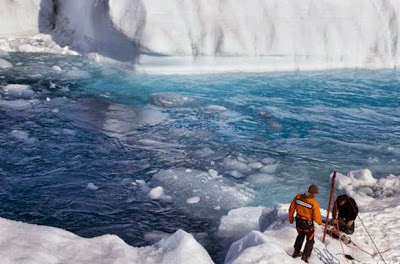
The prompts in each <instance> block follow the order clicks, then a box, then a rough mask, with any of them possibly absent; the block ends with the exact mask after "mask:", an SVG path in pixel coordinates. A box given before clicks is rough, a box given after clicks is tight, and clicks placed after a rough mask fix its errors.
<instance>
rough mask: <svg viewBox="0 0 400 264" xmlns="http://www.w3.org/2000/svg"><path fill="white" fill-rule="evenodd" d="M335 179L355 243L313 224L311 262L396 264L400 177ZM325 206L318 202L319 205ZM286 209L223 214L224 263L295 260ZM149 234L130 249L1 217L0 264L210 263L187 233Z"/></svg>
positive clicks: (109, 238) (364, 174)
mask: <svg viewBox="0 0 400 264" xmlns="http://www.w3.org/2000/svg"><path fill="white" fill-rule="evenodd" d="M338 178H339V180H338V183H339V185H341V187H340V188H344V191H346V192H347V193H348V194H352V195H353V197H354V198H355V199H356V201H357V202H358V204H359V205H360V211H361V212H360V214H359V218H358V219H357V220H356V229H355V232H354V234H353V235H351V240H352V242H354V243H353V244H350V245H345V244H343V243H340V242H339V241H338V240H336V239H332V238H330V237H329V236H327V237H326V243H325V244H323V243H322V237H323V229H322V228H321V227H317V230H316V239H315V241H316V243H315V245H314V251H313V253H312V256H311V259H310V263H320V260H321V258H325V259H331V260H333V261H334V262H332V263H354V262H351V261H349V260H347V259H346V258H345V257H344V256H345V255H350V256H352V257H353V258H354V259H355V260H356V261H358V262H360V263H384V262H383V260H382V257H383V259H384V261H385V263H399V261H400V253H399V250H398V249H399V248H400V242H399V237H400V229H399V227H400V226H399V222H400V216H399V214H398V210H400V202H399V199H400V195H399V192H400V188H399V186H400V176H394V175H390V176H388V177H386V178H382V179H379V180H377V179H375V178H374V177H373V176H372V175H371V172H370V171H369V170H360V171H354V172H351V173H349V175H347V176H345V175H342V174H339V177H338ZM325 202H326V201H320V204H321V207H322V208H323V207H326V206H324V204H325ZM371 205H372V206H371ZM288 207H289V204H283V205H277V206H275V207H270V208H265V207H243V208H238V209H233V210H231V211H230V212H229V213H228V215H226V216H223V217H222V219H221V224H220V227H219V229H218V232H217V234H216V235H217V236H218V237H220V239H221V240H223V241H225V242H226V243H227V244H230V243H232V244H231V246H230V248H229V251H228V253H227V255H226V258H225V263H226V264H256V263H300V260H298V259H292V257H291V256H290V255H291V253H292V251H293V243H294V240H295V238H296V235H297V232H296V229H295V228H294V226H292V225H290V224H289V223H288V221H287V214H288ZM322 214H323V215H326V210H324V209H322ZM367 231H368V232H369V235H370V236H371V237H372V239H373V240H371V238H370V237H369V235H368V233H367ZM155 235H156V237H154V236H155ZM149 236H152V237H153V239H150V240H152V241H157V240H158V239H161V240H160V241H159V242H157V243H155V244H154V245H152V246H147V247H141V248H134V247H131V246H129V245H127V244H125V243H124V242H123V241H122V240H121V239H120V238H118V237H117V236H114V235H104V236H101V237H95V238H91V239H85V238H81V237H78V236H76V235H74V234H72V233H70V232H67V231H65V230H61V229H58V228H53V227H46V226H38V225H31V224H26V223H21V222H17V221H11V220H6V219H0V258H1V259H2V263H5V264H16V263H32V264H34V263H43V264H46V263H66V264H67V263H71V264H72V263H74V264H79V263H104V264H106V263H107V264H109V263H136V264H139V263H149V264H150V263H163V264H167V263H168V264H169V263H174V264H180V263H182V264H184V263H185V264H187V263H196V264H197V263H198V264H201V263H213V261H212V260H211V258H210V256H209V255H208V253H207V251H206V250H205V249H204V248H203V247H202V246H201V245H200V244H199V243H198V242H197V241H196V239H195V238H194V237H193V236H192V235H191V234H188V233H186V232H185V231H182V230H178V231H177V232H176V233H174V234H172V235H168V234H161V235H160V234H149ZM374 243H376V247H375V245H374ZM378 252H380V253H381V254H379V253H378ZM358 262H357V263H358Z"/></svg>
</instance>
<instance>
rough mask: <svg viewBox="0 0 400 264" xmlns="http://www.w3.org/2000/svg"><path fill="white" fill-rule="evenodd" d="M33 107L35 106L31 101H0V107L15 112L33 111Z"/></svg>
mask: <svg viewBox="0 0 400 264" xmlns="http://www.w3.org/2000/svg"><path fill="white" fill-rule="evenodd" d="M32 106H33V104H32V103H31V102H30V101H27V100H22V99H19V100H10V101H6V100H1V99H0V107H3V108H10V109H13V110H20V111H23V110H29V109H31V108H32Z"/></svg>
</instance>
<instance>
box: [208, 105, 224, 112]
mask: <svg viewBox="0 0 400 264" xmlns="http://www.w3.org/2000/svg"><path fill="white" fill-rule="evenodd" d="M206 109H207V110H211V111H217V112H224V111H227V110H228V109H226V107H224V106H221V105H209V106H207V107H206Z"/></svg>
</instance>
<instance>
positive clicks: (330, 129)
mask: <svg viewBox="0 0 400 264" xmlns="http://www.w3.org/2000/svg"><path fill="white" fill-rule="evenodd" d="M7 60H9V61H11V62H12V63H13V64H14V65H15V66H14V67H13V68H11V69H10V70H0V94H1V98H0V177H1V178H0V197H1V201H2V202H1V206H0V216H1V217H6V218H9V219H16V220H20V221H24V222H29V223H36V224H45V225H51V226H57V227H61V228H64V229H67V230H70V231H73V232H74V233H76V234H79V235H82V236H85V237H92V236H98V235H101V234H104V233H114V234H118V235H119V236H121V237H122V238H123V239H124V240H125V241H126V242H127V243H129V244H131V245H134V246H142V245H147V244H148V243H149V241H148V239H147V240H146V239H145V234H148V233H149V232H152V231H163V232H167V233H172V232H174V231H176V230H177V229H178V228H182V229H184V230H186V231H188V232H192V233H196V234H197V236H198V237H201V238H202V240H203V241H204V242H203V243H204V244H205V245H206V247H207V248H208V249H209V251H210V253H211V254H212V256H213V257H214V258H215V259H217V260H218V259H220V258H221V257H220V256H218V252H219V251H220V250H221V248H223V247H224V246H223V245H218V243H216V242H215V240H216V238H215V237H214V236H213V233H215V231H216V228H217V227H218V222H219V219H220V217H221V215H223V214H226V213H227V211H228V210H230V209H232V208H236V207H241V206H247V205H264V206H272V205H274V204H276V203H288V202H290V201H291V198H292V196H293V195H294V194H295V193H297V192H301V191H303V190H304V189H305V188H306V186H308V185H309V184H310V183H317V184H318V185H319V186H320V188H321V196H320V197H319V199H320V200H321V204H324V202H322V201H325V200H327V195H328V193H327V192H328V188H329V187H328V186H329V175H330V173H331V172H332V171H333V170H337V171H339V172H341V173H344V174H347V173H348V172H349V171H351V170H357V169H364V168H369V169H370V170H371V171H372V173H373V175H374V176H375V177H378V178H379V177H385V176H387V175H389V174H396V175H398V174H399V171H400V165H399V164H400V163H399V154H400V125H399V124H400V100H399V95H400V81H399V78H400V74H399V73H398V72H396V71H386V70H379V71H371V70H345V71H328V72H327V71H321V72H295V73H266V74H224V75H199V76H154V75H144V74H135V73H133V72H131V71H125V70H122V69H121V70H119V69H116V68H109V67H105V66H100V65H96V64H93V63H91V62H88V61H86V60H83V59H81V58H79V57H64V56H55V55H46V54H36V55H29V54H28V55H27V54H18V53H16V54H11V55H10V56H9V57H8V58H7ZM53 65H58V66H59V67H61V68H62V69H63V71H62V72H61V73H59V72H57V71H55V70H54V69H52V68H51V67H52V66H53ZM8 84H27V85H30V87H31V90H33V93H31V92H29V93H28V94H23V93H12V92H10V91H8V90H7V88H5V87H6V85H8ZM1 87H3V88H1ZM168 169H171V171H167V170H168ZM210 169H212V170H215V172H214V171H209V170H210ZM208 171H209V172H210V173H208ZM196 172H198V173H205V174H204V175H209V176H211V177H209V178H207V177H206V178H204V179H203V178H201V179H200V180H199V179H198V178H196V177H198V175H197V174H196ZM179 173H181V174H182V175H183V176H182V175H181V174H179ZM185 173H187V174H185ZM176 175H178V176H176ZM196 175H197V176H196ZM204 175H203V176H204ZM174 177H175V178H174ZM176 179H178V180H179V182H178V181H176ZM137 180H143V181H144V182H145V184H144V185H143V182H141V181H138V182H137ZM156 186H162V187H163V188H164V190H165V197H167V196H168V197H167V199H158V200H154V199H151V198H150V197H149V196H148V193H149V191H150V190H151V188H154V187H156ZM214 187H215V188H216V189H213V188H214ZM211 191H213V192H214V193H210V192H211ZM192 196H198V197H200V202H198V203H195V204H189V203H186V201H187V199H188V198H191V197H192ZM207 234H208V235H207ZM206 235H207V236H206Z"/></svg>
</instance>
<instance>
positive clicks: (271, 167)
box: [260, 163, 279, 173]
mask: <svg viewBox="0 0 400 264" xmlns="http://www.w3.org/2000/svg"><path fill="white" fill-rule="evenodd" d="M278 166H279V164H278V163H276V164H271V165H265V166H264V167H262V168H261V169H260V171H261V172H264V173H275V171H276V169H277V168H278Z"/></svg>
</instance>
